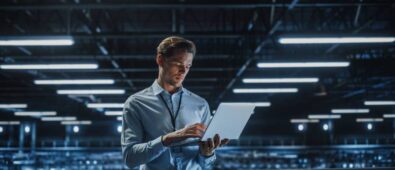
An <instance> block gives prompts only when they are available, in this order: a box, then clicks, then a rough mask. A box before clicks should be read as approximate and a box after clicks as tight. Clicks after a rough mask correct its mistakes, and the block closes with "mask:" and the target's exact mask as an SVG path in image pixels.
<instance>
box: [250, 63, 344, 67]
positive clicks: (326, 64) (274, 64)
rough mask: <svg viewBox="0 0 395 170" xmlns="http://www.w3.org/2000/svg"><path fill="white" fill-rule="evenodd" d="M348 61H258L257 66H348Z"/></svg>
mask: <svg viewBox="0 0 395 170" xmlns="http://www.w3.org/2000/svg"><path fill="white" fill-rule="evenodd" d="M349 65H350V63H349V62H291V63H258V64H257V66H258V67H259V68H305V67H307V68H309V67H348V66H349Z"/></svg>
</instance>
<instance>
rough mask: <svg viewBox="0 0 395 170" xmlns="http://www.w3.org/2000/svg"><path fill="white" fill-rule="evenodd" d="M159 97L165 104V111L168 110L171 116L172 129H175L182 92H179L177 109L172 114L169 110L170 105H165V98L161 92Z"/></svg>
mask: <svg viewBox="0 0 395 170" xmlns="http://www.w3.org/2000/svg"><path fill="white" fill-rule="evenodd" d="M159 96H160V99H162V101H163V103H164V104H165V106H166V108H167V111H169V114H170V117H171V124H172V125H173V130H174V131H176V119H177V116H178V113H179V112H180V108H181V100H182V92H181V94H180V101H179V102H178V109H177V112H176V113H175V114H173V112H172V111H171V110H170V107H169V106H168V105H167V103H166V101H165V99H164V98H163V96H162V94H159Z"/></svg>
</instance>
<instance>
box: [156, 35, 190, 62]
mask: <svg viewBox="0 0 395 170" xmlns="http://www.w3.org/2000/svg"><path fill="white" fill-rule="evenodd" d="M156 51H157V53H158V54H161V55H162V56H163V57H165V58H169V57H171V56H173V55H175V53H176V52H188V53H192V55H193V56H195V54H196V46H195V44H194V43H193V42H192V41H190V40H187V39H185V38H182V37H178V36H171V37H167V38H165V39H164V40H162V42H160V44H159V46H158V47H157V48H156Z"/></svg>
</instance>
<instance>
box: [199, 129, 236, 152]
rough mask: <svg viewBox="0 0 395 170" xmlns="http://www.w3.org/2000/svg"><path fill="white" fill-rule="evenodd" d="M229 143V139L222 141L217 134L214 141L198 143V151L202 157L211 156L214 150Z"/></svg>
mask: <svg viewBox="0 0 395 170" xmlns="http://www.w3.org/2000/svg"><path fill="white" fill-rule="evenodd" d="M228 143H229V139H226V138H225V139H222V140H221V138H220V137H219V135H218V134H216V135H215V136H214V140H213V139H211V138H209V139H208V140H207V141H200V142H199V151H200V154H202V155H203V156H211V155H213V154H214V151H215V149H216V148H218V147H221V146H223V145H226V144H228Z"/></svg>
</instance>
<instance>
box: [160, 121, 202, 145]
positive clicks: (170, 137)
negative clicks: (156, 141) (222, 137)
mask: <svg viewBox="0 0 395 170" xmlns="http://www.w3.org/2000/svg"><path fill="white" fill-rule="evenodd" d="M205 130H206V126H205V125H204V124H201V123H195V124H193V125H189V126H186V127H184V128H182V129H180V130H177V131H174V132H171V133H168V134H166V135H164V136H163V137H162V143H163V145H164V146H169V145H170V144H172V143H174V142H179V141H182V140H185V139H187V138H196V137H197V138H201V137H202V136H203V133H204V131H205Z"/></svg>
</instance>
